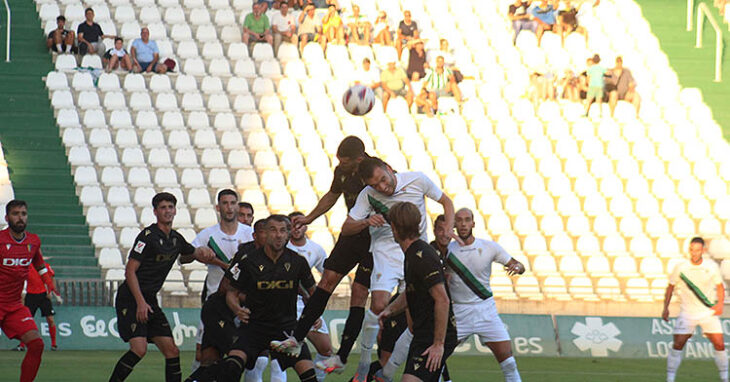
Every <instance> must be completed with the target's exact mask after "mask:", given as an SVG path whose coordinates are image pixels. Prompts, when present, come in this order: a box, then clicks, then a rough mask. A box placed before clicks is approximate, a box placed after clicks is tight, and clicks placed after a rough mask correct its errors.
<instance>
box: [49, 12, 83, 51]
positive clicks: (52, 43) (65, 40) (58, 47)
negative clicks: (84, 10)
mask: <svg viewBox="0 0 730 382" xmlns="http://www.w3.org/2000/svg"><path fill="white" fill-rule="evenodd" d="M56 25H57V26H58V28H56V29H54V30H52V31H51V33H49V34H48V38H46V47H48V49H50V50H52V51H54V52H56V53H71V50H72V49H73V47H74V39H75V37H76V34H74V31H70V30H68V29H66V18H65V17H64V16H63V15H61V16H58V17H56Z"/></svg>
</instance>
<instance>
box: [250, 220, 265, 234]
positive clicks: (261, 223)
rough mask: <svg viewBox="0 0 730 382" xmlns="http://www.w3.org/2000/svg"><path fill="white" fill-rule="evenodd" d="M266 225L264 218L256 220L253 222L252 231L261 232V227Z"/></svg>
mask: <svg viewBox="0 0 730 382" xmlns="http://www.w3.org/2000/svg"><path fill="white" fill-rule="evenodd" d="M264 227H266V219H259V220H256V223H253V231H254V232H261V230H262V229H264Z"/></svg>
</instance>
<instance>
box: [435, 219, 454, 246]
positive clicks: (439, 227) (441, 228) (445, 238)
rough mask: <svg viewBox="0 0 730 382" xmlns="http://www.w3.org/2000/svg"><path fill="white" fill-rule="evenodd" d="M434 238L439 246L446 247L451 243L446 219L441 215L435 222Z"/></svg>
mask: <svg viewBox="0 0 730 382" xmlns="http://www.w3.org/2000/svg"><path fill="white" fill-rule="evenodd" d="M433 237H434V238H435V239H436V243H438V245H440V246H442V247H445V246H447V245H449V243H450V242H451V236H449V231H447V230H446V217H445V216H444V215H443V214H441V215H439V216H436V220H434V221H433Z"/></svg>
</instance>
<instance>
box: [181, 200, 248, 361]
mask: <svg viewBox="0 0 730 382" xmlns="http://www.w3.org/2000/svg"><path fill="white" fill-rule="evenodd" d="M215 208H216V210H217V211H218V214H219V216H220V222H219V223H218V224H216V225H214V226H211V227H208V228H206V229H204V230H202V231H200V233H198V235H197V236H196V237H195V239H194V240H193V243H194V244H193V245H194V246H196V247H208V248H210V249H212V250H213V252H214V253H215V255H216V259H215V260H214V262H213V263H212V264H208V276H207V277H206V281H205V289H204V290H203V297H202V299H203V301H205V299H206V298H207V296H210V295H212V294H213V293H215V292H216V291H217V290H218V285H219V284H220V282H221V279H223V272H224V269H226V268H228V262H229V261H230V260H231V259H232V258H233V255H235V254H236V251H238V246H239V245H240V244H242V243H246V242H249V241H251V240H253V229H252V228H251V227H249V226H247V225H244V224H241V223H239V222H238V194H237V193H236V192H235V191H233V190H231V189H224V190H221V191H220V192H219V193H218V204H217V205H216V207H215ZM203 332H204V330H203V321H202V320H201V321H200V323H199V324H198V335H197V337H196V347H195V361H194V362H193V371H195V370H196V369H197V368H198V366H199V365H200V363H201V362H202V363H203V364H209V363H212V362H214V361H215V360H216V359H217V357H218V355H217V352H216V353H215V354H209V352H206V351H205V350H201V344H202V342H203ZM210 350H212V348H211V349H210ZM210 358H213V359H212V360H211V359H210Z"/></svg>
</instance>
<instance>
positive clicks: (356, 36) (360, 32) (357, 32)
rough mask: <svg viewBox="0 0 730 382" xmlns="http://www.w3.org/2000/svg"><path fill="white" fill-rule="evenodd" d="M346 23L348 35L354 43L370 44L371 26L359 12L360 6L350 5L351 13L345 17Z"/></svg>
mask: <svg viewBox="0 0 730 382" xmlns="http://www.w3.org/2000/svg"><path fill="white" fill-rule="evenodd" d="M345 23H346V24H347V29H348V32H349V33H348V36H349V37H350V40H351V41H352V42H354V43H355V44H360V45H368V44H370V30H371V29H372V28H373V26H372V25H371V24H370V21H368V19H367V17H365V15H362V14H360V7H359V6H358V5H357V4H353V5H352V14H350V15H349V16H347V18H346V19H345Z"/></svg>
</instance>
